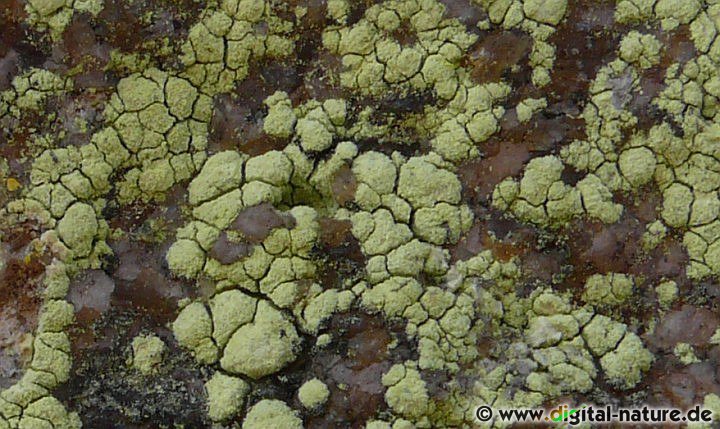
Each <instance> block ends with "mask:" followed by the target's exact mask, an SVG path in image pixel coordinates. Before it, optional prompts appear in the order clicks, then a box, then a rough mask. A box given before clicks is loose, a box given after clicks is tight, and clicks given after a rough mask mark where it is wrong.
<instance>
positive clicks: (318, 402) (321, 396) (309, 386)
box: [298, 378, 330, 409]
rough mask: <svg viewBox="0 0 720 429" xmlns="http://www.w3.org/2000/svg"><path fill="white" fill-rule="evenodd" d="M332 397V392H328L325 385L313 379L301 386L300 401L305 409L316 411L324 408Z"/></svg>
mask: <svg viewBox="0 0 720 429" xmlns="http://www.w3.org/2000/svg"><path fill="white" fill-rule="evenodd" d="M329 396H330V390H328V388H327V386H326V385H325V383H323V382H322V381H320V380H318V379H317V378H313V379H312V380H308V381H306V382H305V383H303V385H302V386H300V390H298V399H300V403H302V404H303V406H304V407H305V408H308V409H316V408H318V407H320V406H322V405H323V404H324V403H325V402H326V401H327V400H328V397H329Z"/></svg>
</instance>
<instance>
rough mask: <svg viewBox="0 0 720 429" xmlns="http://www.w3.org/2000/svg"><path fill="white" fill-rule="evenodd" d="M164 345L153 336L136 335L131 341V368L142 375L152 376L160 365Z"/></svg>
mask: <svg viewBox="0 0 720 429" xmlns="http://www.w3.org/2000/svg"><path fill="white" fill-rule="evenodd" d="M164 353H165V343H164V342H163V340H161V339H160V338H159V337H157V336H155V335H138V336H137V337H135V338H134V339H133V341H132V359H131V364H132V366H133V368H135V369H137V370H138V371H140V372H141V373H142V374H144V375H148V374H152V373H153V372H154V371H156V370H157V368H158V366H159V365H160V363H162V359H163V354H164Z"/></svg>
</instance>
